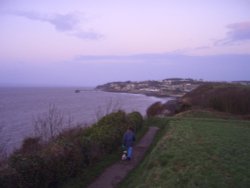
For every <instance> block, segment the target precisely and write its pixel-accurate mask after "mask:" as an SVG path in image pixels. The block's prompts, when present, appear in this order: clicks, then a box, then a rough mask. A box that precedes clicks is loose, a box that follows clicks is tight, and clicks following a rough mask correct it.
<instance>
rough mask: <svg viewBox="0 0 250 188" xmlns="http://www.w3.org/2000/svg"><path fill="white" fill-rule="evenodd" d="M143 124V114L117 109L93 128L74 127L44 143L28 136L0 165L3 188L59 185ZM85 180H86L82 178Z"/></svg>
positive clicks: (83, 171) (107, 153)
mask: <svg viewBox="0 0 250 188" xmlns="http://www.w3.org/2000/svg"><path fill="white" fill-rule="evenodd" d="M142 125H143V118H142V116H141V114H140V113H138V112H132V113H129V114H126V113H125V112H123V111H118V112H114V113H111V114H108V115H106V116H104V117H103V118H101V119H100V120H99V121H98V122H97V123H96V124H94V125H93V126H91V127H87V128H82V127H77V128H71V129H68V130H65V131H63V132H61V133H60V134H59V135H57V136H54V137H53V138H52V139H51V140H49V141H47V142H43V141H42V140H41V139H40V138H39V137H35V138H27V139H25V140H24V142H23V145H22V147H21V148H20V149H19V150H17V151H15V152H14V153H13V154H12V155H11V156H10V157H9V159H8V162H7V165H4V166H2V167H1V168H0V185H1V187H3V188H4V187H8V188H12V187H13V188H14V187H15V188H16V187H25V188H31V187H32V188H39V187H43V188H44V187H60V186H62V184H63V183H64V182H66V181H67V180H68V179H70V178H72V177H76V176H78V175H79V174H87V173H88V170H89V169H91V168H92V167H93V166H94V165H95V164H97V163H98V162H100V161H101V160H102V159H103V158H105V157H106V156H108V155H110V154H112V153H114V152H116V151H117V150H119V148H120V146H121V138H122V135H123V133H124V132H125V130H126V129H127V127H128V126H133V127H134V129H135V130H136V131H138V130H140V129H141V127H142ZM82 181H87V180H86V179H84V177H83V178H82Z"/></svg>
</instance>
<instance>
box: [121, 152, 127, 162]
mask: <svg viewBox="0 0 250 188" xmlns="http://www.w3.org/2000/svg"><path fill="white" fill-rule="evenodd" d="M122 160H123V161H125V160H127V151H126V150H125V151H123V154H122Z"/></svg>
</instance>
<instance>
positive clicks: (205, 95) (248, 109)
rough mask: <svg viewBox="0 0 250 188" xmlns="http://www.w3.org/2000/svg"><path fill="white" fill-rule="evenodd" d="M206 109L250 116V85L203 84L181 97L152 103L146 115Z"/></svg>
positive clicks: (247, 117) (166, 114)
mask: <svg viewBox="0 0 250 188" xmlns="http://www.w3.org/2000/svg"><path fill="white" fill-rule="evenodd" d="M194 109H207V110H210V111H220V112H224V113H230V114H234V115H241V116H244V118H245V119H249V118H250V116H249V115H250V87H249V86H244V85H239V84H222V83H216V84H215V83H214V84H204V85H201V86H199V87H198V88H196V89H194V90H193V91H191V92H189V93H187V94H186V95H184V96H183V97H181V98H178V99H176V100H172V101H168V102H167V103H165V104H162V103H160V102H157V103H154V104H152V105H151V106H150V107H149V108H148V110H147V116H148V117H153V116H170V115H175V114H177V113H180V112H184V111H186V110H194Z"/></svg>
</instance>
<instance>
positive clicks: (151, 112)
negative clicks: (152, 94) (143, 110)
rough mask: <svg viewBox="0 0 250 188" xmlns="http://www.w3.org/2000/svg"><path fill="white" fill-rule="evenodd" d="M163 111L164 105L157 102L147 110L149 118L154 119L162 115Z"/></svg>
mask: <svg viewBox="0 0 250 188" xmlns="http://www.w3.org/2000/svg"><path fill="white" fill-rule="evenodd" d="M162 111H163V105H162V103H161V102H155V103H154V104H152V105H151V106H149V107H148V109H147V116H148V117H154V116H157V115H160V114H161V113H162Z"/></svg>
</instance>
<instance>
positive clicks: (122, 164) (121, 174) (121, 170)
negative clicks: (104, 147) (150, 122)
mask: <svg viewBox="0 0 250 188" xmlns="http://www.w3.org/2000/svg"><path fill="white" fill-rule="evenodd" d="M158 130H159V128H157V127H150V128H149V130H148V132H147V133H146V134H145V135H144V137H143V138H142V139H141V140H140V141H139V143H138V144H137V145H136V146H134V150H133V158H132V159H131V161H118V162H116V163H115V164H113V165H112V166H110V167H108V168H107V169H106V170H105V171H104V172H103V173H102V174H101V175H100V176H99V177H98V178H97V179H96V180H95V181H94V182H93V183H92V184H91V185H89V186H88V188H104V187H105V188H113V187H116V186H117V184H118V183H120V182H121V181H122V180H123V179H124V178H125V177H126V175H127V174H128V173H129V172H130V171H131V170H132V169H133V168H135V167H136V165H138V164H139V163H140V162H141V160H142V159H143V156H144V155H145V152H146V151H147V149H148V148H149V146H150V144H151V143H152V141H153V138H154V136H155V134H156V132H157V131H158Z"/></svg>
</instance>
